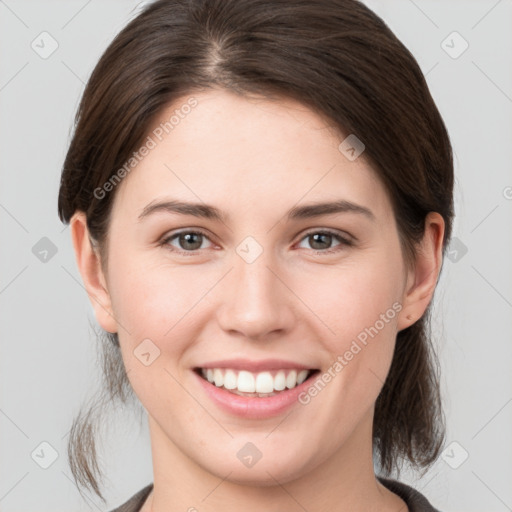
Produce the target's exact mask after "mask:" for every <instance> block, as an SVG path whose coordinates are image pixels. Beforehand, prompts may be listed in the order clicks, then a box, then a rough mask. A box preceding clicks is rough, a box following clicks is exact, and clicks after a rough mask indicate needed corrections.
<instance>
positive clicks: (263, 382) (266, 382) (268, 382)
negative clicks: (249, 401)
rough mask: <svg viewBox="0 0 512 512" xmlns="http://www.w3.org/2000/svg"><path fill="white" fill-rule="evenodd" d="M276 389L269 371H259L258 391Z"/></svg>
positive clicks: (269, 391)
mask: <svg viewBox="0 0 512 512" xmlns="http://www.w3.org/2000/svg"><path fill="white" fill-rule="evenodd" d="M272 391H274V379H273V378H272V375H270V373H269V372H263V373H258V376H257V377H256V392H257V393H272Z"/></svg>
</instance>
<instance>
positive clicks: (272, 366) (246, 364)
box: [197, 359, 314, 372]
mask: <svg viewBox="0 0 512 512" xmlns="http://www.w3.org/2000/svg"><path fill="white" fill-rule="evenodd" d="M197 368H231V369H233V370H246V371H249V372H261V371H267V370H281V369H285V368H291V369H294V370H313V369H314V368H313V367H312V366H308V365H304V364H301V363H296V362H294V361H286V360H284V359H262V360H260V361H256V360H250V359H223V360H222V361H211V362H209V363H204V364H201V365H199V366H197Z"/></svg>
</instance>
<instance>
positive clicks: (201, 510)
mask: <svg viewBox="0 0 512 512" xmlns="http://www.w3.org/2000/svg"><path fill="white" fill-rule="evenodd" d="M372 420H373V415H371V414H370V415H369V416H368V417H367V418H365V420H364V422H363V424H360V425H359V426H358V427H357V428H356V429H355V430H354V432H353V433H352V435H351V436H350V438H349V439H347V442H345V443H344V444H343V446H342V448H340V449H338V450H337V451H336V452H333V453H332V455H330V456H328V457H327V458H326V459H325V460H323V461H322V462H321V463H319V464H317V465H316V467H313V468H311V469H309V470H308V468H305V469H304V470H303V471H299V472H298V473H297V475H296V476H292V477H291V478H289V475H290V474H292V473H293V472H292V473H291V472H289V471H288V472H287V471H283V468H279V467H277V465H276V464H274V465H273V466H272V467H270V468H269V467H266V468H263V466H260V468H259V469H260V472H259V473H258V474H255V475H254V476H255V478H254V480H252V481H251V480H248V479H247V478H245V479H244V480H241V479H237V478H234V477H233V475H234V474H236V470H237V469H238V467H235V468H234V471H231V472H230V471H228V472H227V473H226V474H215V473H214V471H211V470H207V469H206V468H204V467H202V466H199V465H198V464H197V463H196V462H195V461H194V460H192V459H191V457H189V456H187V454H185V453H183V451H181V450H180V449H179V448H178V447H177V446H176V445H175V444H174V443H172V442H171V441H170V440H169V438H168V436H167V435H166V434H165V432H163V431H162V429H161V428H160V427H159V425H158V424H157V423H156V422H154V421H153V420H152V418H151V417H149V427H150V433H151V448H152V457H153V473H154V487H153V491H152V493H151V494H150V496H149V497H148V499H147V501H146V503H145V506H144V507H143V508H142V510H141V512H173V511H183V510H186V511H189V512H218V511H219V510H222V511H225V512H235V511H236V512H238V511H240V510H244V512H261V510H266V511H269V512H274V511H275V512H283V511H290V512H291V511H298V510H307V511H308V512H320V511H325V510H333V511H336V512H349V511H350V512H359V511H361V512H362V511H366V510H379V511H381V512H391V511H393V512H396V511H398V510H400V511H401V512H407V510H408V509H407V506H406V504H405V503H404V502H403V501H402V500H401V499H400V498H399V497H398V496H397V495H395V494H394V493H392V492H391V491H389V490H388V489H387V488H386V487H384V486H383V485H382V484H381V483H380V482H379V481H378V480H377V479H376V477H375V473H374V469H373V456H372V438H371V434H372ZM244 443H245V439H244V440H243V441H240V442H239V443H238V444H240V445H241V446H242V445H243V444H244ZM204 450H205V451H207V448H204ZM237 462H238V461H237ZM261 462H263V458H262V459H261V461H260V462H258V465H259V464H260V463H261ZM255 468H256V466H254V467H253V468H252V469H251V471H253V470H255ZM276 475H277V476H276Z"/></svg>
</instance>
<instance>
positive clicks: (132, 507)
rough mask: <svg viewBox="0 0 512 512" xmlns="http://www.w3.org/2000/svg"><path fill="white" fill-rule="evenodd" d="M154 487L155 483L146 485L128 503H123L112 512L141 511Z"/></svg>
mask: <svg viewBox="0 0 512 512" xmlns="http://www.w3.org/2000/svg"><path fill="white" fill-rule="evenodd" d="M152 489H153V484H152V483H151V484H148V485H147V486H146V487H144V488H143V489H141V490H140V491H138V492H137V493H136V494H134V495H133V496H132V497H131V498H130V499H129V500H128V501H127V502H126V503H123V504H122V505H121V506H119V507H117V508H115V509H114V510H112V511H111V512H139V510H140V508H141V507H142V505H143V504H144V502H145V501H146V498H147V497H148V496H149V493H150V492H151V490H152Z"/></svg>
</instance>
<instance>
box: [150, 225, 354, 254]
mask: <svg viewBox="0 0 512 512" xmlns="http://www.w3.org/2000/svg"><path fill="white" fill-rule="evenodd" d="M188 234H193V235H202V236H204V237H205V238H207V239H208V240H209V237H208V234H207V233H205V232H204V231H201V230H200V229H197V230H190V231H179V232H177V233H173V234H172V235H170V236H167V237H165V238H163V239H162V240H161V242H160V243H159V245H160V246H162V247H166V248H167V249H169V250H170V251H172V252H174V253H177V254H183V255H186V256H194V255H196V254H197V253H198V252H199V251H201V249H196V250H193V251H184V250H181V249H176V248H174V247H172V246H171V245H170V242H171V240H174V239H175V238H177V237H178V236H180V235H188ZM316 234H321V235H330V236H332V237H334V238H336V239H337V240H338V241H339V242H340V244H339V245H337V246H336V247H338V249H324V250H320V249H311V250H312V251H313V252H314V253H315V254H320V255H321V254H333V253H337V252H338V251H340V250H341V248H342V247H343V246H345V247H351V246H353V245H354V243H353V241H352V240H350V239H348V238H346V237H344V236H342V235H340V234H339V233H337V232H335V231H331V230H328V229H325V230H316V231H309V232H307V233H305V234H304V236H303V237H302V238H301V239H300V240H299V243H300V242H302V240H304V239H305V238H308V237H310V236H312V235H316ZM210 241H211V240H210Z"/></svg>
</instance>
